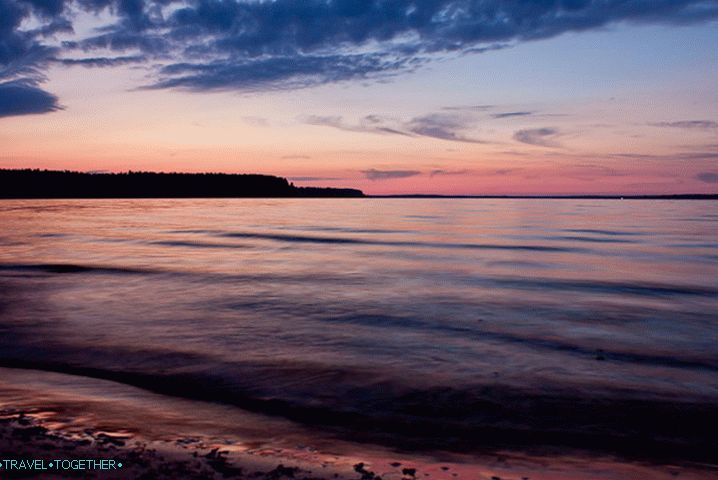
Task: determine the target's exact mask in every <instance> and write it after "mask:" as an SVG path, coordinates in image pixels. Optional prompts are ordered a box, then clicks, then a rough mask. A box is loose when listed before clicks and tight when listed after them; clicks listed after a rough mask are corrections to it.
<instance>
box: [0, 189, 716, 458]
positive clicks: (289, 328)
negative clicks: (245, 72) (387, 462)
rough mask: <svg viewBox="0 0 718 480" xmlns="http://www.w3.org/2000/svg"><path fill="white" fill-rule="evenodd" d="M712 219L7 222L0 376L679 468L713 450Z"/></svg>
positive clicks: (91, 213) (114, 216)
mask: <svg viewBox="0 0 718 480" xmlns="http://www.w3.org/2000/svg"><path fill="white" fill-rule="evenodd" d="M714 209H715V203H713V202H703V201H683V202H681V201H677V202H676V201H608V200H596V201H584V200H565V201H564V200H545V201H537V200H536V201H534V200H468V199H452V200H443V199H442V200H433V199H432V200H401V199H396V200H388V199H359V200H350V199H339V200H338V199H334V200H328V199H327V200H306V199H305V200H91V201H87V200H81V201H62V200H58V201H4V202H2V203H0V224H2V225H3V227H4V228H3V230H2V232H0V364H1V365H5V366H23V367H33V368H39V369H46V370H54V371H61V372H69V373H74V374H79V375H85V376H93V377H98V378H106V379H112V380H117V381H121V382H124V383H128V384H132V385H136V386H141V387H144V388H148V389H152V390H155V391H158V392H161V393H166V394H169V395H177V396H186V397H194V398H202V399H209V400H215V401H220V402H223V403H227V404H232V405H239V406H242V407H245V408H247V409H249V410H254V411H259V412H263V413H269V414H272V415H279V416H283V417H288V418H290V419H293V420H297V421H301V422H303V423H305V424H311V425H321V426H322V427H324V428H331V429H336V430H337V431H342V429H347V428H348V429H350V430H351V431H352V432H353V433H352V435H358V436H360V437H361V436H362V435H366V438H367V439H369V440H372V441H374V440H376V441H389V440H390V439H389V440H388V439H387V438H386V437H387V436H395V437H394V438H401V439H402V441H403V442H414V443H415V444H416V446H421V447H434V446H437V445H440V446H441V447H442V448H455V449H461V450H464V449H467V448H473V447H480V446H481V445H479V444H480V443H482V442H484V443H485V442H487V441H488V440H485V439H486V437H485V436H482V437H481V438H483V439H484V440H479V437H478V435H477V434H478V433H479V432H481V433H486V432H490V433H491V434H492V436H491V440H490V441H493V442H498V443H505V444H516V443H521V442H525V443H531V442H536V441H537V438H540V439H542V440H541V441H548V442H555V443H557V444H570V445H575V446H584V447H589V448H592V447H600V448H608V449H618V450H623V451H627V452H628V453H640V452H634V451H633V450H635V449H636V448H639V447H636V446H635V438H643V439H645V440H646V441H645V442H643V443H642V444H641V446H640V448H639V449H643V450H651V449H658V450H660V449H661V448H663V447H662V445H664V443H665V442H668V445H669V446H670V447H671V451H673V452H676V454H677V455H683V454H684V453H685V452H681V451H680V446H676V445H674V444H673V443H671V441H672V440H671V439H675V440H676V444H687V445H695V444H698V443H703V444H705V445H706V448H707V449H708V448H711V446H715V440H710V438H712V436H713V435H712V432H709V426H710V425H709V424H708V423H707V422H706V419H709V420H711V419H713V420H715V419H716V418H717V416H718V413H717V409H716V406H717V405H718V348H717V347H716V338H718V321H717V320H716V311H718V217H717V216H716V215H715V214H711V213H709V212H711V211H713V210H714ZM687 404H690V408H685V406H686V405H687ZM667 415H670V416H673V418H676V419H678V420H680V422H679V425H678V426H676V425H666V424H665V422H662V421H661V420H662V419H664V418H666V416H667ZM517 432H522V433H521V434H518V433H517ZM706 442H708V443H706ZM658 450H656V451H658ZM691 451H692V452H693V453H691V455H692V454H695V455H698V456H700V455H701V452H700V449H695V448H692V449H691Z"/></svg>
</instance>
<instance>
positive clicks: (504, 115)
mask: <svg viewBox="0 0 718 480" xmlns="http://www.w3.org/2000/svg"><path fill="white" fill-rule="evenodd" d="M533 114H534V112H499V113H494V114H492V115H491V117H493V118H496V119H501V118H511V117H528V116H529V115H533Z"/></svg>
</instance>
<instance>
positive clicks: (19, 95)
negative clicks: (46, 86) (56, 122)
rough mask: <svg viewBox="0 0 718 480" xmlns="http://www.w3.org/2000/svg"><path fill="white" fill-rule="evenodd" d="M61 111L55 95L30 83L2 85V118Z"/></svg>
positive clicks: (0, 107)
mask: <svg viewBox="0 0 718 480" xmlns="http://www.w3.org/2000/svg"><path fill="white" fill-rule="evenodd" d="M59 109H61V107H60V105H58V99H57V97H56V96H55V95H53V94H51V93H48V92H46V91H44V90H42V89H40V88H38V87H37V86H35V85H34V84H33V83H32V82H30V81H19V80H18V81H11V82H5V83H0V117H8V116H12V115H29V114H35V113H47V112H54V111H55V110H59Z"/></svg>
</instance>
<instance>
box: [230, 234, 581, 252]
mask: <svg viewBox="0 0 718 480" xmlns="http://www.w3.org/2000/svg"><path fill="white" fill-rule="evenodd" d="M220 235H221V236H223V237H228V238H255V239H261V240H274V241H280V242H293V243H319V244H337V245H341V244H346V245H380V246H388V247H408V248H448V249H453V248H457V249H471V250H524V251H535V252H574V253H578V252H586V250H585V249H583V248H579V247H560V246H553V245H522V244H516V245H512V244H488V243H452V242H418V241H417V242H409V241H399V240H370V239H363V238H351V237H326V236H324V237H322V236H307V235H288V234H283V233H256V232H227V233H222V234H220Z"/></svg>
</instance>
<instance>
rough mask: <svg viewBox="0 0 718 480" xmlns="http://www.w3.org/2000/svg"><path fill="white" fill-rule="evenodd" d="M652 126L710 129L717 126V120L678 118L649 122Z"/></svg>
mask: <svg viewBox="0 0 718 480" xmlns="http://www.w3.org/2000/svg"><path fill="white" fill-rule="evenodd" d="M650 125H652V126H654V127H669V128H687V129H699V130H712V129H715V128H718V122H714V121H713V120H679V121H676V122H658V123H651V124H650Z"/></svg>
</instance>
